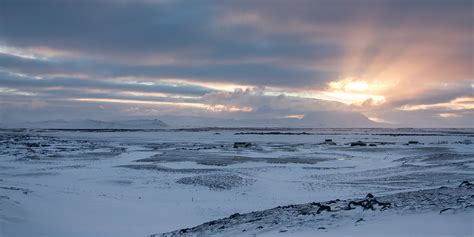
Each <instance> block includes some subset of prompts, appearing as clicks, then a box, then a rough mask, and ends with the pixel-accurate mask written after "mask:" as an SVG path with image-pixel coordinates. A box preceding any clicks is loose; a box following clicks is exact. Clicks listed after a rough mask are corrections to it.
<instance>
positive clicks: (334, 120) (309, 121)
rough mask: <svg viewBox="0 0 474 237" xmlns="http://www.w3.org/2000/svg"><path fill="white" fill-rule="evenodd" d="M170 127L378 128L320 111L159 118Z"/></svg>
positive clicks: (354, 116)
mask: <svg viewBox="0 0 474 237" xmlns="http://www.w3.org/2000/svg"><path fill="white" fill-rule="evenodd" d="M160 119H161V120H163V121H164V122H165V123H166V124H168V125H169V126H170V127H289V128H291V127H295V128H296V127H300V128H336V127H337V128H357V127H359V128H360V127H364V128H365V127H379V126H383V124H380V123H376V122H374V121H372V120H370V119H368V118H367V117H365V116H364V115H362V114H360V113H355V112H349V111H320V112H313V113H308V114H306V115H305V116H304V117H303V118H301V119H298V118H242V119H232V118H208V117H192V116H173V115H168V116H161V117H160Z"/></svg>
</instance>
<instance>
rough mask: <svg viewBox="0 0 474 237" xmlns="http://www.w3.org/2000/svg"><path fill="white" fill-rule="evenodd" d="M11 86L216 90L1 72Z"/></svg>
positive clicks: (190, 92)
mask: <svg viewBox="0 0 474 237" xmlns="http://www.w3.org/2000/svg"><path fill="white" fill-rule="evenodd" d="M1 86H3V87H9V88H30V89H31V88H33V89H35V90H40V89H42V88H48V87H65V88H66V89H67V88H82V89H105V90H120V91H136V92H155V93H157V92H160V93H169V94H181V95H203V94H206V93H209V92H212V91H214V90H211V89H207V88H204V87H198V86H188V85H179V86H173V85H165V84H154V85H143V84H135V83H133V84H130V83H124V82H117V81H107V80H97V79H95V80H91V79H79V78H44V79H41V80H37V79H31V78H24V77H19V76H14V75H8V74H6V73H0V87H1Z"/></svg>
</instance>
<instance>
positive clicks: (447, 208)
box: [439, 207, 452, 214]
mask: <svg viewBox="0 0 474 237" xmlns="http://www.w3.org/2000/svg"><path fill="white" fill-rule="evenodd" d="M451 209H452V208H450V207H448V208H445V209H443V210H441V211H439V214H441V213H443V212H445V211H447V210H451Z"/></svg>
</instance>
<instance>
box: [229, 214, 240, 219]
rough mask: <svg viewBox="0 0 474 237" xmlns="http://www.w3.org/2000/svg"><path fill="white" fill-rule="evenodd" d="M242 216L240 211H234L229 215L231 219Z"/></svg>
mask: <svg viewBox="0 0 474 237" xmlns="http://www.w3.org/2000/svg"><path fill="white" fill-rule="evenodd" d="M239 216H240V213H234V214H232V215H230V216H229V218H230V219H234V218H236V217H239Z"/></svg>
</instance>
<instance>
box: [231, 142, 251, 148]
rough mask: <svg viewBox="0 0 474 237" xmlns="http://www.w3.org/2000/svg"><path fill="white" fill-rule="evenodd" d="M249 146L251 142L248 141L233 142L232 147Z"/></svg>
mask: <svg viewBox="0 0 474 237" xmlns="http://www.w3.org/2000/svg"><path fill="white" fill-rule="evenodd" d="M251 146H252V143H250V142H234V148H248V147H251Z"/></svg>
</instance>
